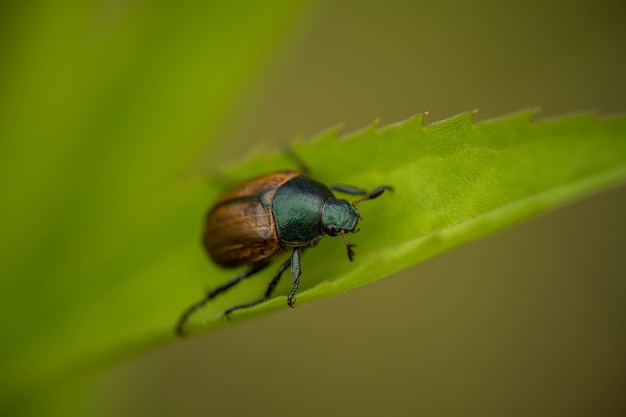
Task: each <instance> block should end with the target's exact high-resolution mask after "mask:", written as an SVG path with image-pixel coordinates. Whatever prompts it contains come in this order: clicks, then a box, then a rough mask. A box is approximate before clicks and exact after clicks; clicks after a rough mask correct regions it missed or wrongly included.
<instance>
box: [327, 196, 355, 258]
mask: <svg viewBox="0 0 626 417" xmlns="http://www.w3.org/2000/svg"><path fill="white" fill-rule="evenodd" d="M359 219H361V215H360V214H359V212H358V211H357V209H356V208H355V207H354V205H352V204H350V203H349V202H347V201H346V200H339V199H336V198H331V199H330V200H328V201H326V204H325V205H324V208H323V210H322V228H323V230H324V233H326V234H327V235H328V236H337V235H341V236H342V237H343V240H344V242H345V244H346V247H347V248H348V258H350V261H352V259H353V257H354V252H353V251H352V247H354V245H351V244H350V243H348V239H347V238H346V233H348V232H352V233H356V232H358V231H359V229H357V228H356V225H357V223H358V221H359Z"/></svg>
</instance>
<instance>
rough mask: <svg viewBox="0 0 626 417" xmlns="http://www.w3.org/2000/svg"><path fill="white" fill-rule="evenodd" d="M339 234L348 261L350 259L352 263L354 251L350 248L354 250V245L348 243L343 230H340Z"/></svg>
mask: <svg viewBox="0 0 626 417" xmlns="http://www.w3.org/2000/svg"><path fill="white" fill-rule="evenodd" d="M339 233H340V234H341V237H342V238H343V242H344V243H345V244H346V248H348V259H350V262H352V261H353V260H354V251H353V250H352V248H354V247H355V246H356V245H353V244H351V243H350V242H348V238H347V237H346V232H345V231H344V230H342V231H341V232H339Z"/></svg>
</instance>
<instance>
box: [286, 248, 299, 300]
mask: <svg viewBox="0 0 626 417" xmlns="http://www.w3.org/2000/svg"><path fill="white" fill-rule="evenodd" d="M301 255H302V249H300V248H293V252H292V253H291V275H292V276H293V281H292V282H293V287H292V288H291V291H290V292H289V296H288V297H287V304H289V307H294V306H295V304H296V299H295V298H294V296H295V295H296V291H298V286H299V285H300V274H301V273H302V271H301V269H300V267H301V264H300V256H301Z"/></svg>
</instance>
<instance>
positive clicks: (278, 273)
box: [224, 257, 291, 318]
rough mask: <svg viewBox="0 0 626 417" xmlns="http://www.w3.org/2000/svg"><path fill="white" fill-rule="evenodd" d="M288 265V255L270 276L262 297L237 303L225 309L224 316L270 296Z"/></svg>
mask: <svg viewBox="0 0 626 417" xmlns="http://www.w3.org/2000/svg"><path fill="white" fill-rule="evenodd" d="M289 265H291V257H289V259H287V260H286V261H285V262H284V263H283V264H282V265H281V266H280V268H278V271H276V274H275V275H274V278H272V281H271V282H270V284H269V285H268V286H267V289H266V290H265V294H263V296H262V297H259V298H257V299H256V300H254V301H251V302H249V303H246V304H240V305H237V306H234V307H231V308H229V309H228V310H226V311H225V312H224V315H225V316H226V318H229V316H230V313H232V312H233V311H235V310H241V309H243V308H248V307H252V306H255V305H257V304H261V303H262V302H263V301H265V300H267V299H268V298H270V297H271V296H272V293H273V292H274V289H275V288H276V285H278V281H280V276H281V275H282V274H283V272H285V269H287V268H289Z"/></svg>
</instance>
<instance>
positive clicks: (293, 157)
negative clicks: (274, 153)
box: [285, 148, 311, 177]
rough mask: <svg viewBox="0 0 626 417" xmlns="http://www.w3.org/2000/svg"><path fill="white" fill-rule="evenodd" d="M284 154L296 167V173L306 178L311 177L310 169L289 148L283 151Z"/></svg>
mask: <svg viewBox="0 0 626 417" xmlns="http://www.w3.org/2000/svg"><path fill="white" fill-rule="evenodd" d="M285 154H286V155H287V156H288V157H289V159H291V161H292V162H293V163H294V164H295V165H296V166H297V167H298V171H300V172H301V173H302V174H304V175H306V176H309V177H310V176H311V169H310V168H309V167H308V165H307V164H306V163H305V162H304V161H303V160H302V159H300V157H299V156H298V155H296V153H295V152H294V151H293V150H292V149H291V148H287V149H285Z"/></svg>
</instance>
